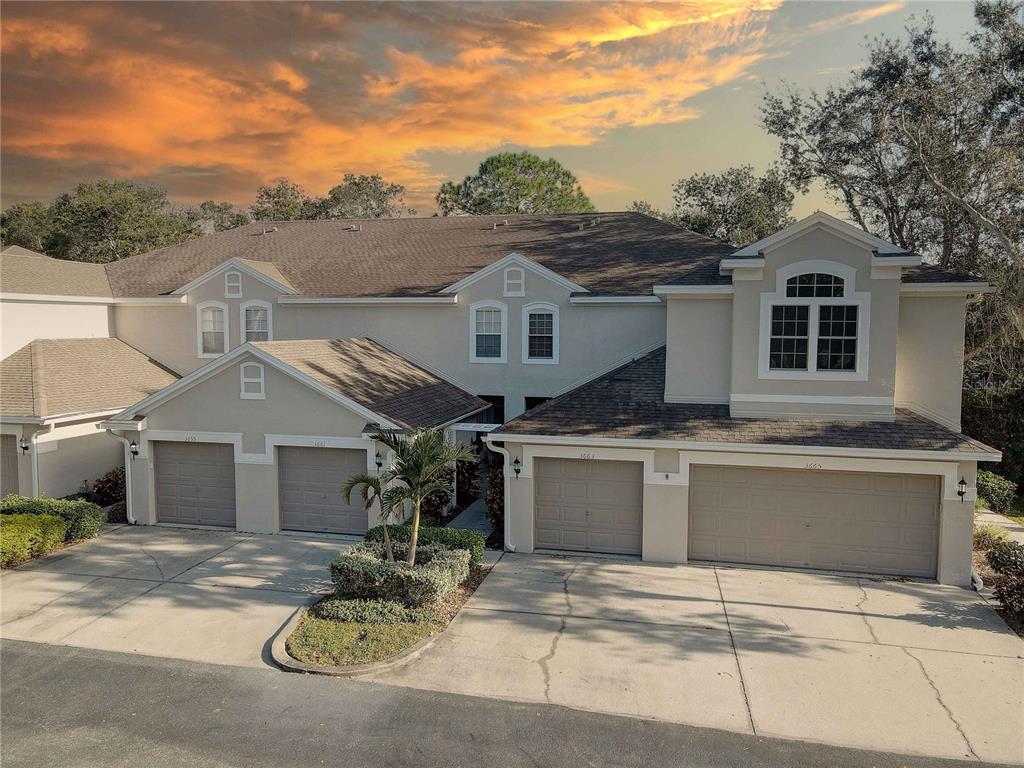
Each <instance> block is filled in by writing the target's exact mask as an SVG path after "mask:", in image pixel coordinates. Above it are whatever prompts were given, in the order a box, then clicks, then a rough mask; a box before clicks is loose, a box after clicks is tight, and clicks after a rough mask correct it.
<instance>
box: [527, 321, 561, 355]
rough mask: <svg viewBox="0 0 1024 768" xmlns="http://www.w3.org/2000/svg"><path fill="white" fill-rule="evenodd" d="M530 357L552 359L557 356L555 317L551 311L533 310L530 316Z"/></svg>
mask: <svg viewBox="0 0 1024 768" xmlns="http://www.w3.org/2000/svg"><path fill="white" fill-rule="evenodd" d="M528 322H529V326H528V330H529V339H528V342H527V343H528V348H527V349H528V357H529V358H530V359H532V360H550V359H551V358H553V357H554V356H555V317H554V315H553V314H552V313H551V312H531V313H530V317H529V321H528Z"/></svg>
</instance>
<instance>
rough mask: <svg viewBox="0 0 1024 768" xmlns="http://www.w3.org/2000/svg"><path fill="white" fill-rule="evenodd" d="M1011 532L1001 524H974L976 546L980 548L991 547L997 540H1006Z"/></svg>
mask: <svg viewBox="0 0 1024 768" xmlns="http://www.w3.org/2000/svg"><path fill="white" fill-rule="evenodd" d="M1008 538H1010V534H1008V533H1007V532H1006V529H1005V528H1003V527H1002V526H1001V525H995V524H994V523H983V524H981V525H976V526H974V548H975V549H980V550H986V549H991V548H992V545H993V544H995V543H996V542H997V541H1005V540H1006V539H1008Z"/></svg>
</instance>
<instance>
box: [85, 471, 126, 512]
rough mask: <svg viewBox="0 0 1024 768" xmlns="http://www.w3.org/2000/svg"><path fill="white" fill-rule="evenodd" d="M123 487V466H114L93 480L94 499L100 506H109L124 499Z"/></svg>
mask: <svg viewBox="0 0 1024 768" xmlns="http://www.w3.org/2000/svg"><path fill="white" fill-rule="evenodd" d="M124 488H125V483H124V467H116V468H114V469H112V470H110V471H109V472H107V474H105V475H104V476H103V477H97V478H96V479H95V480H94V481H93V484H92V493H93V496H95V499H94V501H95V502H96V503H97V504H99V505H100V506H101V507H109V506H110V505H111V504H115V503H116V502H118V501H124Z"/></svg>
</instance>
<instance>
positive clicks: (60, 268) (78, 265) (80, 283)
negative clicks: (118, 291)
mask: <svg viewBox="0 0 1024 768" xmlns="http://www.w3.org/2000/svg"><path fill="white" fill-rule="evenodd" d="M0 292H3V293H40V294H46V295H48V296H100V297H104V298H109V297H110V296H111V293H110V284H109V283H108V282H107V273H106V271H105V270H104V269H103V265H102V264H88V263H86V262H82V261H63V260H61V259H51V258H49V257H47V256H42V255H41V254H38V255H25V254H18V253H15V252H13V248H12V249H10V250H8V249H5V250H4V252H3V254H0Z"/></svg>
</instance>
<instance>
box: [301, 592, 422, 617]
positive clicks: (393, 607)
mask: <svg viewBox="0 0 1024 768" xmlns="http://www.w3.org/2000/svg"><path fill="white" fill-rule="evenodd" d="M309 612H310V613H311V614H313V615H314V616H316V617H317V618H318V619H327V620H329V621H355V622H358V623H360V624H401V623H404V622H410V621H422V620H423V618H424V616H423V613H422V611H418V610H416V609H415V608H406V607H405V606H404V605H402V604H401V603H396V602H395V601H394V600H363V599H360V598H356V599H345V598H341V597H337V596H335V595H332V596H331V597H328V598H326V599H324V600H321V601H320V602H319V603H317V604H316V605H314V606H313V607H312V608H310V609H309Z"/></svg>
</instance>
